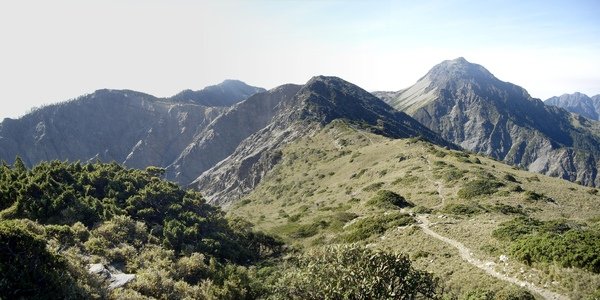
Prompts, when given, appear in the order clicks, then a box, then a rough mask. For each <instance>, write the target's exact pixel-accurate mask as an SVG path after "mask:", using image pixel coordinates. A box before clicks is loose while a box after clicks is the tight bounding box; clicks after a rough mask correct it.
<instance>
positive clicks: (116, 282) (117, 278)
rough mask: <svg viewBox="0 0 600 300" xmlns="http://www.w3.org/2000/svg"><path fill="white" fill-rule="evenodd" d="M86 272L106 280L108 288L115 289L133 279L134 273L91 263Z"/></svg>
mask: <svg viewBox="0 0 600 300" xmlns="http://www.w3.org/2000/svg"><path fill="white" fill-rule="evenodd" d="M88 272H90V274H94V275H97V276H99V277H100V278H101V279H102V280H105V281H107V282H108V289H111V290H112V289H116V288H119V287H122V286H124V285H126V284H127V283H129V282H131V281H132V280H134V279H135V274H125V273H123V272H121V271H119V270H117V269H116V268H114V267H108V268H107V267H106V266H104V265H103V264H91V265H90V266H89V267H88Z"/></svg>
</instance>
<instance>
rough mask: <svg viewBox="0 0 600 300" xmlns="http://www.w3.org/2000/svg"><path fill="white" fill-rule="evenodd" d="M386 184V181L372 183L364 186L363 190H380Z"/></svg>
mask: <svg viewBox="0 0 600 300" xmlns="http://www.w3.org/2000/svg"><path fill="white" fill-rule="evenodd" d="M384 184H385V183H383V182H375V183H371V184H369V185H367V186H365V187H364V188H363V191H365V192H374V191H377V190H379V189H380V188H381V187H382V186H383V185H384Z"/></svg>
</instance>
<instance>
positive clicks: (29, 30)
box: [0, 0, 600, 119]
mask: <svg viewBox="0 0 600 300" xmlns="http://www.w3.org/2000/svg"><path fill="white" fill-rule="evenodd" d="M599 16H600V1H598V0H590V1H577V0H572V1H566V0H565V1H553V0H544V1H523V0H519V1H460V0H444V1H392V0H388V1H358V0H354V1H352V0H350V1H348V0H346V1H341V0H340V1H336V0H323V1H317V0H308V1H307V0H304V1H300V0H297V1H294V0H260V1H258V0H257V1H254V0H239V1H224V0H218V1H217V0H215V1H208V0H207V1H192V0H165V1H158V0H101V1H92V0H87V1H82V0H72V1H68V0H53V1H47V0H44V1H41V0H38V1H27V0H14V1H7V0H0V39H1V41H0V82H1V83H0V103H1V106H0V119H1V118H4V117H13V118H14V117H18V116H20V115H22V114H24V113H25V112H26V111H27V110H29V109H30V108H31V107H34V106H39V105H42V104H47V103H54V102H57V101H63V100H67V99H71V98H75V97H77V96H79V95H82V94H86V93H91V92H93V91H94V90H97V89H100V88H115V89H125V88H126V89H133V90H139V91H143V92H147V93H150V94H153V95H156V96H171V95H173V94H176V93H177V92H179V91H180V90H183V89H188V88H189V89H201V88H203V87H205V86H207V85H212V84H216V83H219V82H221V81H223V80H224V79H240V80H243V81H245V82H247V83H249V84H252V85H257V86H262V87H265V88H273V87H275V86H278V85H280V84H284V83H304V82H306V81H307V80H308V79H309V78H310V77H312V76H314V75H318V74H323V75H335V76H339V77H341V78H344V79H346V80H348V81H350V82H353V83H355V84H358V85H359V86H361V87H363V88H365V89H367V90H399V89H401V88H405V87H407V86H409V85H411V84H413V83H414V82H415V81H417V80H418V79H419V78H420V77H421V76H423V75H424V74H425V73H426V72H427V71H428V70H429V69H430V68H431V67H432V66H433V65H435V64H437V63H439V62H441V61H442V60H445V59H453V58H456V57H459V56H463V57H465V58H466V59H467V60H469V61H471V62H475V63H479V64H481V65H483V66H485V67H486V68H487V69H488V70H490V71H491V72H492V73H493V74H495V75H496V76H497V77H498V78H500V79H501V80H504V81H510V82H513V83H515V84H518V85H521V86H523V87H524V88H526V89H527V90H528V91H529V92H530V94H531V95H532V96H534V97H538V98H542V99H546V98H548V97H550V96H553V95H560V94H563V93H572V92H575V91H580V92H584V93H586V94H588V95H595V94H600V17H599Z"/></svg>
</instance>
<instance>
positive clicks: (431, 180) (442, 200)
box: [423, 150, 446, 209]
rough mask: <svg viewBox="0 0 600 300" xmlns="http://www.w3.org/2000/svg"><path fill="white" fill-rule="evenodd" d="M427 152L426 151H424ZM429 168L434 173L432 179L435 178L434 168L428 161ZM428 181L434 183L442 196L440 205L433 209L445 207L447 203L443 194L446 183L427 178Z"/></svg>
mask: <svg viewBox="0 0 600 300" xmlns="http://www.w3.org/2000/svg"><path fill="white" fill-rule="evenodd" d="M423 151H425V150H423ZM427 168H428V169H429V172H432V174H431V177H433V167H432V166H431V161H430V160H429V159H427ZM427 180H429V181H430V182H431V183H433V185H434V186H435V187H436V188H437V193H438V195H439V196H440V204H438V205H436V206H434V207H432V208H434V209H438V208H441V207H443V206H444V204H445V203H446V197H445V196H444V194H443V190H444V183H443V182H442V181H441V180H436V181H434V180H433V179H431V178H429V177H427Z"/></svg>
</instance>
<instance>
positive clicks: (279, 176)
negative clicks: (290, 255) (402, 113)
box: [229, 121, 600, 298]
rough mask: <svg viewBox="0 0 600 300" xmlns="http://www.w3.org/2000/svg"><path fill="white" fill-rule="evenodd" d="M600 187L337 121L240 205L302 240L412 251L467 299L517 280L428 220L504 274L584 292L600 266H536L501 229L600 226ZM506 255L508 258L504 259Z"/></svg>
mask: <svg viewBox="0 0 600 300" xmlns="http://www.w3.org/2000/svg"><path fill="white" fill-rule="evenodd" d="M382 191H389V192H391V194H397V195H400V196H401V197H403V198H404V199H405V200H406V201H407V202H408V204H406V203H404V202H402V201H400V202H398V201H396V202H394V201H392V203H390V202H386V201H388V200H389V199H388V198H389V197H388V198H385V196H386V193H389V192H382ZM596 193H597V191H596V190H595V189H591V188H589V187H583V186H579V185H576V184H573V183H570V182H568V181H565V180H560V179H556V178H551V177H547V176H544V175H540V174H535V173H530V172H527V171H523V170H519V169H516V168H514V167H511V166H508V165H505V164H503V163H501V162H498V161H495V160H492V159H489V158H485V157H482V156H478V155H474V154H468V153H464V152H459V151H454V150H446V149H444V148H441V147H437V146H433V145H431V144H429V143H426V142H423V141H420V140H418V139H414V138H413V139H396V140H394V139H389V138H385V137H382V136H378V135H374V134H370V133H366V132H363V131H360V130H357V129H354V128H352V127H350V126H348V125H347V124H345V123H344V122H341V121H336V122H333V123H332V124H330V125H329V126H327V127H326V128H325V129H323V130H321V131H319V132H318V133H317V134H315V135H313V136H310V137H305V138H302V139H299V140H298V141H296V142H294V143H292V144H290V145H288V146H286V147H285V148H284V150H283V158H282V161H281V162H280V163H279V164H278V165H277V166H276V167H275V168H274V169H273V171H272V172H271V173H270V174H269V175H268V176H267V177H266V178H265V180H264V181H263V182H261V183H260V184H259V185H258V187H257V188H256V189H255V190H254V191H253V192H252V193H251V194H250V195H248V196H247V197H245V198H244V199H243V200H241V201H240V202H239V204H237V205H235V206H234V207H232V208H231V209H230V210H229V213H230V214H233V215H239V216H243V217H247V218H248V219H249V220H250V221H252V222H255V223H257V224H258V225H257V226H258V227H259V228H261V229H264V230H266V231H268V232H272V233H276V234H278V235H280V236H281V237H283V238H284V239H285V240H286V241H287V242H289V243H291V244H294V245H297V246H299V247H312V246H315V245H321V244H332V243H351V242H358V243H364V244H367V245H369V246H372V247H381V248H386V249H390V250H391V251H401V252H406V253H408V254H409V255H410V256H411V259H413V260H415V263H416V264H417V265H419V266H420V267H422V268H425V269H427V270H429V271H431V272H434V273H435V274H436V275H438V276H440V277H441V278H443V279H444V280H445V282H446V284H447V285H448V286H449V288H450V289H451V291H452V293H454V294H456V295H458V296H460V297H463V296H465V297H466V295H467V293H473V291H475V292H477V291H480V292H482V293H483V292H485V291H498V290H502V289H506V288H507V287H508V286H510V285H511V284H509V283H507V282H506V281H503V280H499V279H496V278H494V277H492V276H490V275H488V274H486V272H485V271H484V270H483V269H480V268H477V267H475V266H474V265H472V264H470V263H468V262H466V261H465V260H463V259H462V258H461V256H460V255H459V251H458V249H457V248H455V247H453V246H452V245H450V244H448V243H445V242H443V241H441V240H439V239H436V238H434V237H432V236H431V235H427V234H425V233H424V232H423V230H421V229H420V228H419V227H418V226H416V224H418V222H419V221H418V218H426V219H427V220H429V222H430V223H431V225H430V228H431V229H432V230H434V231H435V232H437V233H438V234H440V235H443V236H445V237H447V238H450V239H453V240H456V241H457V242H460V243H462V244H463V245H464V247H466V248H468V249H469V251H470V252H472V255H473V256H474V257H476V258H477V259H479V260H481V261H482V262H483V263H485V265H486V266H489V267H490V268H492V269H494V270H495V271H497V272H499V273H502V274H507V276H510V277H511V278H515V279H517V280H522V281H524V282H528V283H531V284H533V285H535V286H539V287H541V288H544V289H546V290H548V291H549V292H557V293H560V294H562V295H566V296H568V297H572V298H581V297H583V296H585V295H591V294H592V293H594V291H595V290H596V289H597V288H598V286H600V277H599V276H598V275H597V274H595V273H593V272H591V271H589V270H588V271H586V270H585V268H581V267H577V268H563V267H561V266H560V263H538V262H536V261H533V262H531V266H528V265H526V264H525V263H524V261H523V260H522V259H519V258H517V257H516V256H515V255H513V252H512V250H511V249H513V248H511V247H514V243H513V242H512V241H510V240H506V239H502V237H501V236H500V237H494V236H493V232H494V230H496V229H498V228H500V227H501V225H500V224H502V223H503V222H507V221H511V220H513V219H516V218H533V219H534V220H538V221H540V222H543V221H549V220H568V222H570V223H569V224H571V223H573V224H578V225H577V226H580V227H581V228H583V229H582V230H587V228H588V227H589V228H592V229H594V228H595V229H597V228H598V223H597V220H598V217H599V216H600V209H599V207H600V206H599V204H600V197H599V196H597V195H596ZM411 214H412V216H411ZM578 228H579V227H578ZM496 236H498V235H496ZM501 255H506V256H507V257H508V261H507V262H502V261H500V256H501Z"/></svg>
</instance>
